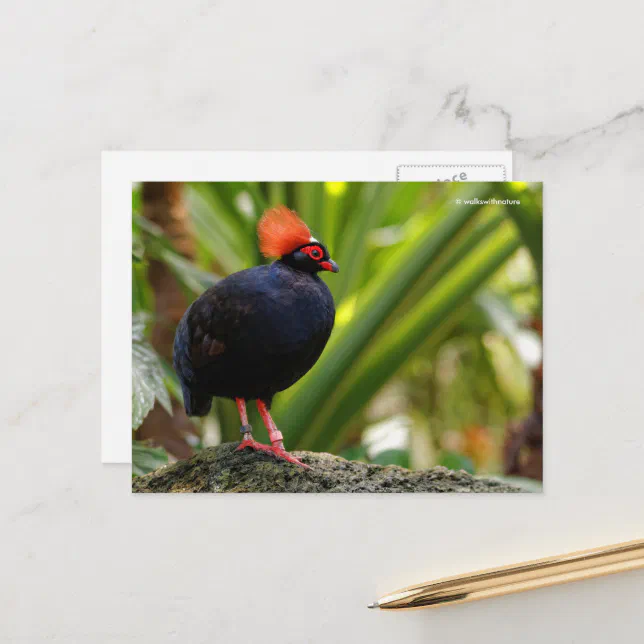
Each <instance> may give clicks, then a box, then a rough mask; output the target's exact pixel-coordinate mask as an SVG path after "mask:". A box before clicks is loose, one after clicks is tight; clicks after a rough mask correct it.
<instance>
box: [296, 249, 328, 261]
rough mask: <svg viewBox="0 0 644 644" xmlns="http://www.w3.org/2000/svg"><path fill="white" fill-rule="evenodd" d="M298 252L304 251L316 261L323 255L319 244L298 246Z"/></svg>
mask: <svg viewBox="0 0 644 644" xmlns="http://www.w3.org/2000/svg"><path fill="white" fill-rule="evenodd" d="M300 252H302V253H306V254H307V255H308V256H309V257H310V258H311V259H314V260H315V261H316V262H318V261H320V260H321V259H322V258H323V257H324V253H323V252H322V249H321V248H320V247H319V246H304V248H300Z"/></svg>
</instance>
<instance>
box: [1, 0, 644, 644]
mask: <svg viewBox="0 0 644 644" xmlns="http://www.w3.org/2000/svg"><path fill="white" fill-rule="evenodd" d="M3 4H4V6H3V9H4V11H3V18H4V19H3V26H2V34H3V35H2V38H1V39H0V53H1V54H2V61H3V90H4V91H3V99H2V101H1V103H0V133H1V134H2V173H1V174H0V183H1V185H2V195H3V224H4V225H3V232H4V244H3V252H2V254H0V266H1V268H2V275H3V277H4V279H3V288H4V302H5V307H4V310H5V313H4V315H3V316H2V330H3V338H4V342H3V351H2V362H3V367H4V368H3V370H2V372H3V383H2V384H3V386H2V390H3V396H2V408H1V414H2V421H3V427H2V431H1V432H0V459H1V460H2V466H1V467H0V484H1V489H2V497H1V498H2V503H1V507H0V533H1V534H2V544H3V547H2V552H1V554H0V570H2V582H1V583H0V606H2V619H0V642H20V643H32V642H33V643H35V642H50V641H57V642H83V643H86V644H88V643H94V642H100V643H103V642H124V641H127V642H130V641H131V642H155V643H159V642H213V641H217V642H231V643H232V642H248V641H259V640H260V638H261V641H264V642H298V643H299V642H328V641H337V642H345V641H346V642H350V641H371V642H388V641H392V640H397V641H408V642H425V641H429V640H430V639H431V640H432V641H441V640H443V641H444V640H445V639H447V638H448V637H449V638H450V639H453V640H455V641H473V640H474V639H476V641H477V642H494V643H495V644H499V643H502V642H516V641H523V642H534V643H536V642H542V641H544V640H546V638H548V639H549V640H550V641H554V642H587V641H594V642H604V641H609V639H610V640H613V641H627V640H632V639H633V635H634V633H639V632H641V630H642V628H643V627H644V610H643V609H644V592H643V590H644V571H640V572H634V573H629V574H626V575H622V576H616V577H612V578H605V579H602V580H595V581H592V582H587V583H584V584H578V585H573V586H562V587H558V588H555V589H548V590H543V591H539V592H538V593H533V594H526V595H517V596H513V597H506V598H502V599H498V600H491V601H489V602H480V603H478V604H473V605H469V606H467V605H466V606H459V607H453V608H446V609H444V610H436V611H419V612H414V613H405V614H378V613H374V612H372V611H367V610H366V608H365V606H366V604H367V603H368V602H369V601H371V600H372V599H374V597H375V596H376V595H378V594H380V593H383V592H385V591H388V590H392V589H393V588H396V587H399V586H401V585H406V584H409V583H413V582H415V581H420V580H422V579H423V578H429V577H431V576H435V575H439V576H442V575H446V574H452V573H455V572H462V571H464V570H468V569H471V568H474V569H476V568H479V567H486V566H490V565H494V564H497V563H509V562H513V561H515V560H521V559H526V558H533V557H538V556H542V555H545V554H551V553H555V552H558V551H565V550H569V549H571V550H575V549H579V548H583V547H591V546H594V545H600V544H602V543H611V542H616V541H621V540H627V539H633V538H637V537H642V536H644V516H643V513H642V511H641V506H642V504H641V498H642V494H643V493H644V473H643V471H644V468H643V467H642V465H643V463H644V435H643V433H642V427H643V420H644V398H643V396H642V385H641V382H642V378H641V369H642V368H641V365H642V364H644V344H643V342H642V327H643V322H644V271H643V270H642V263H643V260H642V242H643V241H644V216H643V215H644V212H643V205H644V188H643V181H642V179H643V177H644V80H643V78H644V77H643V76H642V74H641V69H640V67H641V57H642V56H641V54H642V45H641V25H642V18H643V17H644V15H643V14H644V10H643V8H642V5H641V3H640V2H637V1H635V0H633V1H630V2H620V1H616V2H613V3H611V5H610V7H608V8H606V7H599V6H596V7H595V6H593V5H591V4H588V3H585V2H580V1H572V2H568V3H562V2H560V1H558V2H553V1H550V0H544V1H542V2H540V3H538V4H534V3H531V4H526V3H509V2H500V1H497V2H485V3H483V2H460V3H456V2H439V1H430V2H428V1H426V0H414V1H411V0H410V1H405V0H402V1H400V2H397V3H390V2H380V1H374V0H372V1H371V2H346V1H345V2H338V1H335V0H329V1H327V2H324V3H315V4H312V3H304V2H295V1H292V2H286V1H281V0H273V1H272V2H233V1H232V0H219V1H217V0H214V1H208V0H187V1H184V2H182V3H180V4H179V3H174V4H173V5H172V6H171V5H170V3H159V2H158V1H157V2H153V1H152V0H145V1H142V2H136V3H130V2H114V1H111V2H108V1H107V0H101V1H100V2H99V1H96V0H85V1H84V2H78V1H76V2H62V3H44V2H42V3H38V4H36V5H35V4H34V3H20V4H19V3H11V4H9V3H3ZM499 148H506V149H511V150H512V151H513V152H514V176H515V178H517V179H524V180H543V181H544V182H545V184H546V185H545V190H546V246H545V248H546V276H545V283H546V297H545V318H546V354H545V369H546V379H545V383H546V384H545V410H546V446H545V448H546V482H547V484H546V494H545V495H543V496H541V497H530V498H526V497H521V498H518V499H517V498H512V499H510V498H469V497H468V498H435V497H432V498H428V497H420V496H418V497H409V496H408V497H405V498H397V497H396V498H380V497H379V498H375V497H374V498H360V499H355V498H349V497H343V498H335V497H334V498H331V497H326V496H324V497H319V498H311V497H306V498H304V497H297V498H293V497H276V498H268V497H245V498H224V497H203V498H192V497H191V498H182V497H176V498H171V497H156V498H134V497H132V496H130V493H129V484H130V474H129V469H128V468H127V467H120V466H101V465H100V463H99V449H100V432H99V418H100V409H99V400H100V340H99V338H100V272H99V269H100V257H99V252H100V237H99V235H100V152H101V150H109V149H112V150H114V149H117V150H118V149H125V150H134V149H144V150H173V149H183V150H191V149H195V150H204V149H238V150H253V149H257V150H271V149H284V150H319V149H331V150H345V149H346V150H350V149H351V150H354V149H355V150H361V149H388V150H395V149H438V150H440V149H499Z"/></svg>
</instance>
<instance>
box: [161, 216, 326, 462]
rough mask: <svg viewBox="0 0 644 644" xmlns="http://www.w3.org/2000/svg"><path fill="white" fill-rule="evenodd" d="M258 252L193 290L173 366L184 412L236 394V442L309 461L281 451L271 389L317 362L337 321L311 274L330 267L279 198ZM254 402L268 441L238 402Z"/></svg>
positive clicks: (264, 224) (260, 230)
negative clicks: (253, 261) (247, 263)
mask: <svg viewBox="0 0 644 644" xmlns="http://www.w3.org/2000/svg"><path fill="white" fill-rule="evenodd" d="M257 236H258V240H259V250H260V251H261V253H262V255H264V257H267V258H273V259H274V260H275V261H273V262H272V263H270V264H263V265H260V266H254V267H252V268H247V269H245V270H241V271H239V272H237V273H232V274H231V275H228V276H227V277H226V278H224V279H222V280H220V281H219V282H217V283H216V284H215V285H214V286H212V287H210V288H209V289H207V290H206V291H204V293H203V294H202V295H201V296H199V297H198V298H197V299H196V300H195V301H194V302H193V303H192V304H191V305H190V306H189V307H188V309H187V310H186V312H185V313H184V315H183V317H182V318H181V321H180V322H179V324H178V326H177V329H176V333H175V339H174V348H173V364H174V369H175V371H176V373H177V376H178V377H179V382H180V383H181V389H182V392H183V401H184V407H185V410H186V414H187V415H188V416H205V415H207V414H208V412H209V411H210V408H211V405H212V401H213V397H220V398H229V399H232V400H234V401H235V402H236V404H237V410H238V412H239V417H240V420H241V430H240V433H241V435H242V436H241V442H240V444H239V446H238V447H237V450H240V451H241V450H245V449H251V450H254V451H257V452H263V453H267V454H270V455H272V456H274V457H275V458H277V459H281V460H285V461H288V462H290V463H293V464H295V465H299V466H301V467H303V468H308V466H307V465H306V464H305V463H302V461H300V460H299V459H298V458H296V457H295V456H294V455H292V454H290V453H289V452H287V451H286V449H285V447H284V437H283V435H282V433H281V431H280V430H279V429H278V428H277V425H276V424H275V422H274V420H273V418H272V417H271V414H270V409H271V404H272V401H273V397H274V396H275V395H276V394H277V393H279V392H281V391H284V390H285V389H288V388H289V387H290V386H292V385H293V384H295V383H296V382H297V381H298V380H300V378H302V377H303V376H304V375H305V374H306V373H308V372H309V370H310V369H311V368H312V367H313V365H315V363H316V362H317V360H318V358H319V357H320V355H321V354H322V352H323V350H324V347H325V346H326V344H327V342H328V340H329V337H330V336H331V331H332V330H333V325H334V322H335V304H334V301H333V296H332V294H331V291H330V290H329V288H328V286H327V285H326V284H325V283H324V281H323V280H321V279H320V276H319V273H321V272H323V271H330V272H332V273H337V272H338V271H339V268H338V265H337V264H336V263H335V261H333V259H331V256H330V255H329V251H328V249H327V248H326V246H325V245H324V244H323V243H322V242H320V241H318V240H317V239H315V237H313V236H312V234H311V231H310V230H309V228H308V226H307V225H306V224H305V223H304V221H302V219H301V218H300V217H299V215H298V214H297V213H296V212H295V211H293V210H291V209H289V208H288V207H286V206H285V205H283V204H281V205H278V206H275V207H273V208H269V209H267V210H266V211H264V213H263V215H262V217H261V219H260V221H259V223H258V226H257ZM252 400H254V401H256V405H257V409H258V411H259V414H260V416H261V418H262V421H263V423H264V425H265V426H266V429H267V430H268V436H269V440H270V443H271V444H270V445H263V444H261V443H258V442H257V441H256V440H255V439H254V438H253V434H252V427H251V425H250V424H249V423H248V414H247V411H246V403H247V402H248V401H252Z"/></svg>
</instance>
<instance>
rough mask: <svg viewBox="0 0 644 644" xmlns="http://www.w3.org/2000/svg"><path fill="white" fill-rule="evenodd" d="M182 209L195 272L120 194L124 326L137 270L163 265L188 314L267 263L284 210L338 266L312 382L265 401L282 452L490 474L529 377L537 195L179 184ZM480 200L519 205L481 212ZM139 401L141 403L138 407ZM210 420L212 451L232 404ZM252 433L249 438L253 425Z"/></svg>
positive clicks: (144, 294)
mask: <svg viewBox="0 0 644 644" xmlns="http://www.w3.org/2000/svg"><path fill="white" fill-rule="evenodd" d="M185 198H186V201H187V207H188V212H189V213H190V218H191V222H192V226H193V227H194V233H195V239H196V242H197V260H196V262H194V263H191V262H189V261H188V260H186V259H185V258H184V257H182V256H181V255H180V254H178V253H177V252H176V250H175V249H174V248H173V246H172V244H171V242H170V241H169V240H168V239H167V238H166V237H165V235H164V234H163V231H161V230H159V229H158V228H157V227H156V226H155V225H153V224H152V223H151V222H149V221H147V220H146V219H144V218H143V217H142V213H141V197H140V188H139V187H138V186H135V187H134V188H133V198H132V212H133V220H132V225H133V251H132V258H133V270H132V293H133V296H132V300H133V301H132V304H133V314H134V316H135V317H134V320H135V321H137V320H140V319H141V318H140V316H141V314H145V315H147V316H148V317H149V316H150V315H151V312H152V310H153V293H152V292H151V289H150V286H149V284H148V282H147V263H148V262H149V261H150V260H151V259H154V260H158V261H161V262H164V263H165V264H166V265H167V266H168V267H169V268H170V270H171V271H172V273H173V275H174V276H175V277H176V279H177V281H178V283H179V284H180V286H181V288H182V289H183V290H184V292H185V293H186V294H187V295H188V297H189V299H190V300H192V299H194V298H195V297H197V296H198V295H199V294H200V293H201V292H202V291H203V290H204V289H205V288H207V287H208V286H210V285H212V284H214V283H216V281H217V280H218V279H221V278H222V277H223V276H225V275H228V274H230V273H232V272H235V271H239V270H242V269H244V268H248V267H250V266H253V265H256V264H258V263H261V262H264V261H266V260H264V259H263V258H262V257H261V256H260V254H259V251H258V247H257V240H256V225H257V221H258V219H259V217H260V216H261V214H262V213H263V211H264V210H265V209H266V208H268V207H271V206H274V205H277V204H278V203H284V204H285V205H287V206H288V207H290V208H292V209H294V210H296V211H297V212H298V213H299V215H300V216H301V217H302V218H303V219H304V220H305V221H306V222H307V224H308V225H309V227H310V228H311V230H312V232H313V235H314V236H315V237H316V238H318V239H320V240H321V241H323V242H324V243H325V244H326V246H327V247H328V248H329V250H330V252H331V255H332V257H333V258H334V259H335V260H336V262H337V263H338V264H339V266H340V268H341V271H340V273H339V274H337V275H326V274H325V275H324V276H323V279H325V281H326V282H327V284H328V286H329V288H330V289H331V291H332V293H333V295H334V298H335V301H336V308H337V316H336V326H335V329H334V331H333V334H332V337H331V340H330V341H329V344H328V345H327V348H326V349H325V351H324V353H323V355H322V357H321V358H320V360H319V361H318V363H317V364H316V366H315V367H314V368H313V369H312V370H311V372H310V373H309V374H307V375H306V376H305V377H304V378H302V379H301V380H300V381H299V382H298V383H296V384H295V385H294V386H293V387H291V388H290V389H289V390H287V391H286V392H283V393H282V394H280V395H278V396H277V397H276V399H275V402H274V407H273V411H274V417H275V419H276V421H277V423H278V425H279V426H280V427H281V429H282V431H283V433H284V435H285V440H286V444H287V447H288V448H289V449H313V450H318V451H330V452H333V453H340V454H342V455H343V456H346V457H348V458H360V459H362V460H369V461H372V462H380V463H396V464H400V465H404V466H411V467H428V466H431V465H435V464H442V465H445V466H446V467H450V468H453V469H454V468H455V469H460V468H462V469H466V470H468V471H477V472H481V471H485V472H498V471H499V470H500V451H501V445H502V438H503V432H504V427H505V425H506V423H507V422H508V420H510V419H512V418H516V417H519V416H521V415H522V414H525V413H527V412H528V411H529V409H530V407H531V403H532V401H531V382H530V372H529V367H530V366H531V365H532V366H535V361H536V362H538V360H539V351H540V339H539V338H538V336H537V335H536V334H533V333H532V334H531V332H530V331H529V330H527V329H526V328H524V325H523V322H524V321H525V320H527V319H530V318H540V317H541V278H542V275H541V273H542V262H543V260H542V248H543V240H542V191H541V185H540V184H523V183H516V182H515V183H505V184H495V183H480V184H476V183H474V184H472V183H244V182H235V183H198V184H188V185H186V186H185ZM491 199H497V200H504V199H505V200H520V202H521V203H520V205H503V204H502V203H496V204H495V203H481V202H485V201H487V200H491ZM468 202H471V203H468ZM147 348H149V347H146V350H147ZM148 358H149V355H148ZM137 360H138V358H137V356H136V355H135V354H134V353H133V362H134V365H133V366H134V369H133V388H134V389H135V390H136V391H139V392H140V391H142V390H145V391H148V389H150V388H149V387H148V389H146V388H145V387H144V386H143V385H141V384H140V383H137V382H136V380H137V378H138V377H139V376H138V375H137V374H139V375H141V374H143V375H142V376H141V377H143V378H144V379H145V378H148V377H149V376H150V372H149V371H148V372H145V371H141V370H140V369H137ZM159 360H160V359H159ZM158 365H160V367H159V368H160V369H161V370H162V373H163V378H164V382H165V387H166V388H167V392H166V395H167V393H168V392H169V394H170V395H172V396H173V397H175V398H176V399H178V400H180V397H181V393H180V388H179V387H178V383H177V381H176V376H175V375H174V372H173V371H172V368H171V367H170V366H169V365H167V364H164V363H162V362H161V361H160V362H159V363H158ZM148 367H149V365H148ZM152 378H153V380H154V383H155V386H153V387H152V390H153V391H154V392H155V393H154V396H155V397H156V399H157V400H159V401H160V402H161V403H164V402H167V400H165V397H164V394H163V393H160V391H159V388H158V386H157V385H158V382H159V371H158V369H155V370H153V372H152ZM148 393H149V392H148ZM149 402H150V397H149V395H148V397H147V398H146V402H145V405H144V407H145V408H146V409H147V408H148V407H149ZM135 410H136V411H137V414H138V415H137V416H136V419H135V418H134V416H133V425H135V426H136V425H137V423H139V422H140V420H142V419H141V418H140V415H141V414H140V412H141V409H140V407H138V406H135V405H134V404H133V412H134V411H135ZM210 422H211V424H212V426H213V427H215V429H216V431H215V435H216V438H215V440H222V441H227V440H237V439H238V434H239V419H238V417H237V414H236V410H235V407H234V403H232V402H231V401H225V400H217V401H216V404H215V405H214V406H213V412H212V415H211V419H210ZM251 422H253V424H254V426H255V427H256V428H257V429H258V430H259V428H260V427H261V423H260V422H258V419H257V418H256V417H254V416H253V417H252V418H251ZM207 423H208V421H206V424H207ZM204 428H205V425H203V426H202V431H203V432H205V431H206V430H205V429H204ZM258 433H259V434H261V431H258ZM202 438H203V437H202ZM203 442H205V443H207V442H208V441H203ZM137 449H139V450H140V449H141V446H140V445H139V446H138V447H137ZM146 457H147V456H146Z"/></svg>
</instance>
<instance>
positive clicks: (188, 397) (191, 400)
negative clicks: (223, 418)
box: [182, 387, 212, 416]
mask: <svg viewBox="0 0 644 644" xmlns="http://www.w3.org/2000/svg"><path fill="white" fill-rule="evenodd" d="M182 389H183V406H184V407H185V408H186V414H188V416H206V415H207V414H208V412H209V411H210V408H211V407H212V396H208V395H203V394H202V395H198V394H195V393H194V392H191V391H190V390H189V389H188V388H187V387H182Z"/></svg>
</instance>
